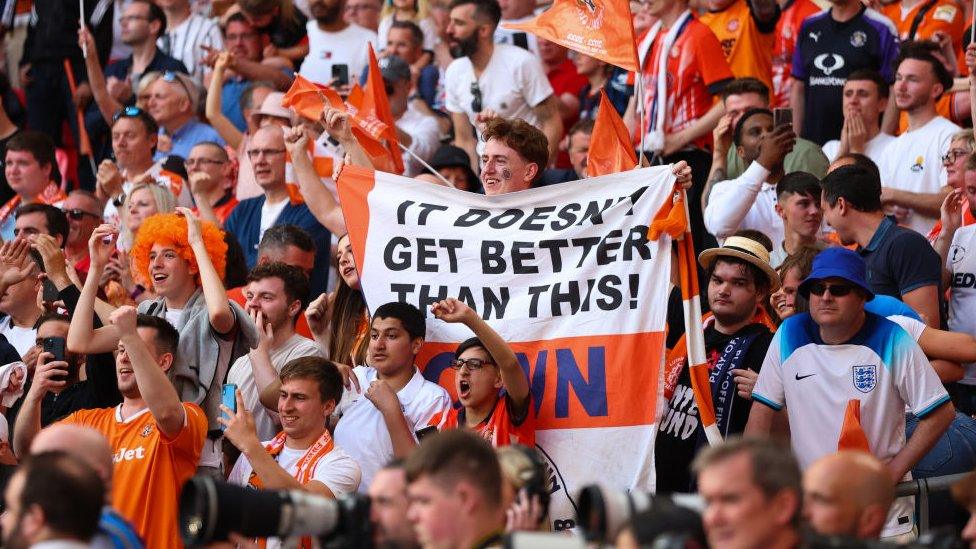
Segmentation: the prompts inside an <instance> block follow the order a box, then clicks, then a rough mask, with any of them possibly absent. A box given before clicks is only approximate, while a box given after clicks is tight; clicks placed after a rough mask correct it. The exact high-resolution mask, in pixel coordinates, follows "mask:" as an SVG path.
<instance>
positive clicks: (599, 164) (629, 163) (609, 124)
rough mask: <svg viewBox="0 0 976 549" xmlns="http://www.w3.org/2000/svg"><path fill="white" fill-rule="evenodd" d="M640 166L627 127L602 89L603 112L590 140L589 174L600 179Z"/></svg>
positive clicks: (601, 111) (597, 118) (601, 104)
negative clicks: (603, 176)
mask: <svg viewBox="0 0 976 549" xmlns="http://www.w3.org/2000/svg"><path fill="white" fill-rule="evenodd" d="M636 165H637V154H635V153H634V146H633V144H632V143H631V141H630V135H629V134H628V132H627V126H626V125H625V124H624V121H623V119H621V118H620V115H619V114H617V110H616V109H614V108H613V104H612V103H610V99H609V98H608V97H607V92H606V90H600V109H599V110H598V111H597V115H596V122H594V124H593V134H592V136H591V137H590V152H589V153H588V154H587V157H586V175H587V176H589V177H597V176H600V175H607V174H611V173H617V172H623V171H626V170H630V169H633V168H634V166H636Z"/></svg>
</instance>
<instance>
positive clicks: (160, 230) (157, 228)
mask: <svg viewBox="0 0 976 549" xmlns="http://www.w3.org/2000/svg"><path fill="white" fill-rule="evenodd" d="M186 231H187V229H186V218H184V217H183V216H182V215H179V214H175V213H167V214H156V215H153V216H150V217H148V218H146V220H145V221H143V222H142V226H141V227H139V233H138V234H137V235H136V241H135V243H133V244H132V250H131V251H130V252H129V255H130V256H131V257H132V263H133V265H134V266H135V270H136V273H138V275H139V276H141V277H142V278H143V280H148V281H150V282H149V283H150V284H152V277H151V276H150V275H149V252H150V251H151V250H152V248H153V246H154V245H156V244H160V245H163V246H171V247H173V248H174V249H175V250H176V251H177V253H178V254H179V255H180V257H182V258H183V259H184V260H186V261H187V263H189V264H190V268H191V270H193V271H195V272H196V273H197V275H196V283H197V285H200V274H199V272H200V267H199V265H197V260H196V257H194V255H193V249H191V248H190V243H189V240H188V238H187V233H186ZM200 234H201V236H202V237H203V245H204V247H205V248H206V249H207V255H208V256H210V261H211V262H212V263H213V266H214V269H215V270H216V271H217V275H218V276H220V279H221V280H223V278H224V271H225V270H226V267H227V243H226V242H224V232H223V231H221V230H220V229H218V228H217V226H216V225H214V224H213V223H210V222H209V221H201V222H200Z"/></svg>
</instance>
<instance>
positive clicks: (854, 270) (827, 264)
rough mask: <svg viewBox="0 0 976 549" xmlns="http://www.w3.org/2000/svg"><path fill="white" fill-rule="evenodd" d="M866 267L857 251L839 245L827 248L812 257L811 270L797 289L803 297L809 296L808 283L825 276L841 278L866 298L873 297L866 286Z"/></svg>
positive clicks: (870, 298)
mask: <svg viewBox="0 0 976 549" xmlns="http://www.w3.org/2000/svg"><path fill="white" fill-rule="evenodd" d="M866 271H867V268H866V267H865V265H864V260H863V259H861V256H860V255H858V253H857V252H855V251H852V250H848V249H847V248H841V247H839V246H837V247H833V248H827V249H826V250H824V251H822V252H820V253H819V254H817V256H816V257H814V258H813V271H811V272H810V275H809V276H807V277H806V279H805V280H804V281H803V282H801V283H800V287H799V288H798V289H797V290H798V291H799V292H800V295H802V296H803V297H804V298H807V299H809V298H810V285H811V284H813V282H814V281H817V280H823V279H825V278H843V279H844V280H846V281H848V282H850V283H851V284H854V285H855V286H858V287H859V288H861V289H862V290H864V293H865V294H867V300H868V301H871V300H872V299H874V292H872V291H871V288H870V287H869V286H868V282H867V276H866Z"/></svg>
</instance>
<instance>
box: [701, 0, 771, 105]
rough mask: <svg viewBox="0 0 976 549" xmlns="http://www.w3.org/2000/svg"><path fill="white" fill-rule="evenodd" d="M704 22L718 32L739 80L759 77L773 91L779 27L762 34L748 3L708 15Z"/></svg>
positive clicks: (742, 1) (740, 1) (738, 1)
mask: <svg viewBox="0 0 976 549" xmlns="http://www.w3.org/2000/svg"><path fill="white" fill-rule="evenodd" d="M701 22H702V23H705V24H706V25H708V28H710V29H712V32H713V33H715V37H716V38H718V41H719V43H720V44H721V45H722V52H723V53H724V54H725V59H726V60H727V61H728V62H729V68H731V69H732V74H734V75H735V77H736V78H745V77H752V78H758V79H759V80H762V81H763V83H765V84H766V86H768V87H769V88H770V89H772V88H773V45H774V42H775V38H776V37H775V30H776V29H775V26H771V28H769V29H768V30H767V32H765V33H764V32H762V29H760V28H759V24H758V23H757V22H756V20H755V18H754V17H753V15H752V11H751V10H750V8H749V3H748V2H747V1H746V0H736V1H735V2H733V3H732V4H731V5H730V6H729V7H727V8H725V9H724V10H722V11H717V12H706V13H705V14H703V15H702V16H701Z"/></svg>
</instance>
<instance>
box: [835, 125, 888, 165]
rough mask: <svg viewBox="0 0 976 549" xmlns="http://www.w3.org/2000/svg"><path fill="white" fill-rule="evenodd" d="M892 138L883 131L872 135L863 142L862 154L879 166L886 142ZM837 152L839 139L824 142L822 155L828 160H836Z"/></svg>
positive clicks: (838, 150)
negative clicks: (865, 142)
mask: <svg viewBox="0 0 976 549" xmlns="http://www.w3.org/2000/svg"><path fill="white" fill-rule="evenodd" d="M894 140H895V136H893V135H888V134H886V133H884V132H881V133H879V134H878V135H876V136H874V137H873V138H872V139H871V140H870V141H868V142H867V144H865V146H864V154H865V155H866V156H867V157H868V158H870V159H871V160H874V163H875V164H877V165H879V166H880V165H881V162H882V160H883V159H884V150H885V147H887V146H888V144H889V143H891V142H892V141H894ZM839 152H840V140H839V139H834V140H833V141H828V142H826V143H824V146H823V153H824V156H826V157H827V160H828V161H830V162H833V161H834V160H837V155H838V153H839Z"/></svg>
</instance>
